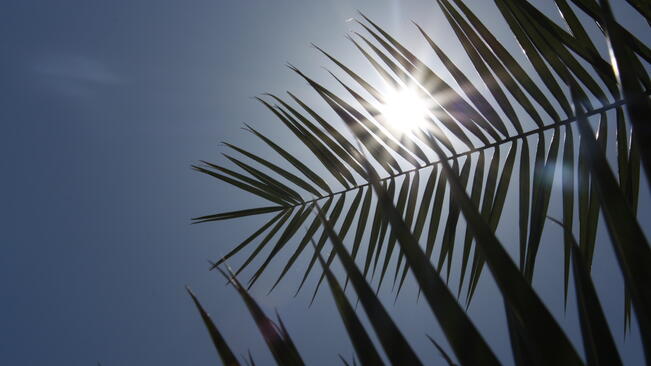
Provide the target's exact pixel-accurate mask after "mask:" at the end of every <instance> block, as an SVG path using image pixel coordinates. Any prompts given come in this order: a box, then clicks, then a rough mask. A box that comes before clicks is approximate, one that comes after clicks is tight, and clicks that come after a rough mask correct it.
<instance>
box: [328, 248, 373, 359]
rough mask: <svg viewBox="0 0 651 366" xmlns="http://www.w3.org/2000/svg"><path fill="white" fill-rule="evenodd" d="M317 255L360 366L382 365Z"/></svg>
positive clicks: (360, 325)
mask: <svg viewBox="0 0 651 366" xmlns="http://www.w3.org/2000/svg"><path fill="white" fill-rule="evenodd" d="M317 255H318V258H319V263H321V267H322V268H323V272H324V274H325V276H326V278H327V279H328V285H329V287H330V291H331V292H332V297H333V298H334V300H335V304H336V305H337V310H338V311H339V316H341V320H343V322H344V325H345V326H346V331H347V332H348V337H350V340H351V342H352V344H353V347H354V348H355V352H356V353H357V357H359V360H360V361H361V363H362V365H369V366H370V365H373V366H375V365H384V362H382V358H381V357H380V355H379V354H378V352H377V350H376V349H375V346H374V345H373V341H371V338H370V337H369V336H368V334H367V333H366V330H365V329H364V326H363V325H362V323H361V322H360V320H359V318H357V315H356V314H355V310H354V309H353V307H352V306H351V305H350V302H348V299H347V298H346V295H345V294H344V292H343V291H342V290H341V286H339V283H338V282H337V279H336V278H335V276H334V275H333V274H332V272H331V271H330V268H329V267H330V266H329V265H328V264H326V263H325V261H324V260H323V258H322V257H321V255H320V254H318V253H317ZM351 259H352V258H351Z"/></svg>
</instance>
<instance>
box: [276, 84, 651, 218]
mask: <svg viewBox="0 0 651 366" xmlns="http://www.w3.org/2000/svg"><path fill="white" fill-rule="evenodd" d="M643 95H644V96H651V90H646V91H645V92H644V94H643ZM625 104H626V100H625V99H619V100H617V101H615V102H613V103H610V104H607V105H605V106H602V107H600V108H596V109H592V110H588V111H586V112H585V115H586V117H590V116H594V115H597V114H600V113H604V112H608V111H610V110H612V109H614V108H618V107H621V106H623V105H625ZM576 121H577V118H576V117H575V116H573V117H570V118H567V119H564V120H560V121H558V122H555V123H552V124H549V125H546V126H543V127H539V128H535V129H533V130H530V131H527V132H524V133H521V134H517V135H512V136H509V137H507V138H504V139H501V140H499V141H495V142H492V143H490V144H486V145H483V146H479V147H475V148H473V149H469V150H467V151H464V152H460V153H455V154H452V155H450V156H447V157H446V158H445V159H444V160H446V161H450V160H454V159H458V158H461V157H464V156H469V155H472V154H474V153H477V152H480V151H484V150H488V149H491V148H494V147H499V146H501V145H504V144H507V143H509V142H513V141H516V140H521V139H524V138H526V137H529V136H532V135H537V134H539V133H543V132H545V131H548V130H551V129H554V128H559V127H562V126H566V125H570V124H572V123H574V122H576ZM440 163H441V159H438V160H434V161H431V162H429V163H427V164H423V165H421V166H419V167H415V168H412V169H407V170H403V171H402V172H400V173H397V174H393V175H389V176H387V177H384V178H381V179H380V181H381V182H384V181H387V180H391V179H395V178H398V177H401V176H403V175H407V174H411V173H414V172H418V171H421V170H423V169H426V168H429V167H432V166H435V165H437V164H440ZM370 184H371V183H369V182H366V183H363V184H359V185H357V186H354V187H350V188H347V189H342V190H340V191H337V192H333V193H330V194H327V195H323V196H320V197H316V198H312V199H310V200H303V201H301V202H299V203H296V204H293V205H287V206H285V207H286V208H294V207H298V206H305V205H308V204H311V203H314V202H317V201H320V200H323V199H328V198H332V197H335V196H338V195H341V194H346V193H348V192H351V191H355V190H358V189H361V188H364V187H368V186H369V185H370Z"/></svg>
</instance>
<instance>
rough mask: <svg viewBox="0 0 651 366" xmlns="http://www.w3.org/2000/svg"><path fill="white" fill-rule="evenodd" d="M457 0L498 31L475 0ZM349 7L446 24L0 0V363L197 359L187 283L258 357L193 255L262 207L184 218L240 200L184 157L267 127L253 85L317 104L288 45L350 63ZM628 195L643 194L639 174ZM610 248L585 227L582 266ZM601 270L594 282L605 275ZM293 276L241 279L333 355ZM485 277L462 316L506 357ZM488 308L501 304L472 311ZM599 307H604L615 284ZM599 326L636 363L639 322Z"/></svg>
mask: <svg viewBox="0 0 651 366" xmlns="http://www.w3.org/2000/svg"><path fill="white" fill-rule="evenodd" d="M471 3H472V6H473V9H476V10H478V11H480V13H481V14H482V15H483V17H484V18H485V19H484V18H483V19H484V20H485V21H486V22H487V23H488V24H489V25H493V26H495V27H498V29H499V27H500V26H501V25H502V23H501V21H500V20H499V18H497V17H495V14H496V11H495V9H493V7H492V6H491V5H486V4H484V3H483V2H471ZM356 9H360V10H363V11H365V12H366V13H367V14H368V15H369V16H371V17H372V18H373V19H374V20H377V22H378V23H380V24H382V25H383V26H385V27H386V28H387V29H388V30H390V31H391V32H392V33H393V34H395V35H397V36H398V37H399V38H400V39H401V40H404V41H405V43H406V44H408V45H410V46H413V48H414V49H415V50H419V49H420V50H423V49H424V48H423V47H424V44H423V42H422V40H421V39H419V38H418V37H416V31H415V30H414V28H413V27H412V26H411V24H410V23H409V21H410V20H411V19H413V20H416V21H417V22H419V23H420V24H423V25H427V24H429V25H430V26H429V28H428V29H429V30H430V32H431V34H432V36H433V37H434V38H435V39H437V40H446V39H452V38H453V37H452V36H451V35H450V33H445V32H449V30H448V28H447V27H442V28H441V31H440V32H437V29H438V28H436V27H435V26H433V25H437V24H443V23H442V16H441V14H440V11H439V10H438V8H436V7H435V4H434V2H431V1H405V2H404V4H402V2H397V1H386V0H384V1H371V0H366V1H353V0H349V1H339V0H338V1H319V2H302V1H288V0H283V1H273V2H271V1H216V0H212V1H201V0H197V1H188V2H182V1H163V0H161V1H155V2H154V1H135V0H132V1H111V2H108V1H85V0H84V1H81V0H80V1H57V2H53V1H32V0H5V1H3V2H2V4H1V5H0V54H1V55H3V56H2V57H0V80H2V84H3V85H2V88H0V121H2V122H1V123H0V126H1V127H0V139H2V142H1V143H0V153H1V156H0V162H1V165H0V167H1V168H2V172H3V173H2V188H3V189H2V190H1V192H2V193H1V197H2V211H1V212H0V215H1V220H2V230H1V232H2V233H1V234H0V235H1V236H0V241H1V242H2V249H3V253H2V255H0V291H2V301H0V364H3V365H73V366H75V365H89V364H90V365H92V364H95V363H96V362H97V361H100V362H101V363H102V364H103V365H136V364H139V365H149V364H152V365H153V364H157V365H178V364H184V365H205V364H214V363H215V360H216V354H215V352H214V350H213V349H212V347H211V344H210V340H209V338H208V335H207V333H206V332H205V330H204V329H203V325H202V324H201V321H200V319H199V317H198V315H197V314H196V311H195V309H194V308H193V307H192V304H191V302H190V301H189V298H188V296H187V295H186V294H185V292H184V285H186V284H189V285H190V286H191V287H192V288H193V289H194V290H195V292H196V293H197V294H198V296H199V297H200V299H202V300H203V301H204V303H205V306H206V307H207V309H208V310H209V311H210V312H211V314H212V315H213V316H214V318H215V321H216V322H217V324H218V326H220V328H222V330H223V331H224V333H225V334H226V335H227V337H228V339H229V342H230V343H231V345H232V346H233V348H234V349H235V350H236V351H237V352H238V353H245V352H246V350H247V349H248V348H250V349H251V351H252V352H253V354H254V357H255V358H256V360H259V361H260V363H261V364H266V362H270V360H271V358H270V355H269V354H268V352H267V351H266V350H265V348H264V345H263V342H262V340H261V338H260V336H259V335H258V333H257V329H256V328H255V325H254V323H253V322H252V321H251V320H250V317H249V316H248V314H247V313H246V310H245V308H244V307H243V306H242V303H241V300H240V299H239V298H237V297H236V293H235V292H234V291H233V290H232V289H231V288H228V287H225V286H223V280H222V279H221V278H219V277H218V276H217V275H216V274H215V273H213V272H208V271H207V268H208V266H207V260H209V259H216V258H218V257H219V255H221V254H224V253H225V252H226V251H227V250H229V249H230V248H231V247H232V245H233V244H234V243H236V242H237V241H238V240H241V239H242V238H243V237H245V236H246V235H247V234H248V233H249V232H251V231H253V229H254V228H256V225H257V223H258V222H259V220H258V219H251V220H237V221H233V222H228V223H218V224H204V225H190V218H191V217H195V216H199V215H202V214H208V213H214V212H217V211H226V210H230V209H238V208H246V207H252V206H253V205H255V204H256V203H257V202H254V201H253V200H252V199H251V198H250V197H249V196H248V195H246V194H242V193H239V192H238V191H236V190H235V189H232V188H229V187H227V186H226V185H225V184H220V183H216V182H215V181H213V180H211V179H209V178H207V177H205V176H202V175H200V174H198V173H194V172H192V171H191V170H190V164H192V163H195V162H196V161H198V160H199V159H206V160H213V161H222V160H221V159H222V158H221V157H220V156H219V152H220V151H223V149H221V148H220V147H219V146H218V144H219V142H220V141H223V140H227V141H230V142H235V143H237V144H240V145H244V146H247V144H248V145H249V146H250V144H251V143H252V142H253V141H254V140H252V139H251V138H250V136H248V135H246V134H245V133H244V132H242V131H241V130H240V127H241V126H242V123H243V122H252V123H253V124H254V125H255V126H260V127H261V128H262V129H263V130H265V131H267V132H268V133H269V134H271V135H273V136H277V137H282V136H283V135H284V133H285V132H284V131H283V130H281V129H280V128H278V127H279V126H280V124H278V123H277V122H276V121H275V120H273V119H272V118H271V117H270V116H269V115H268V113H266V112H265V111H264V109H263V108H262V107H261V106H260V105H258V104H257V103H256V102H255V101H253V100H251V97H252V96H255V95H259V94H260V93H263V92H267V91H272V92H278V93H282V92H284V91H285V90H291V91H294V92H296V93H297V94H299V95H304V96H305V97H306V99H307V100H308V101H316V99H315V97H314V95H313V94H312V93H310V91H309V90H308V88H307V86H306V85H305V84H304V83H303V82H302V81H301V80H300V79H299V78H297V77H296V76H295V75H293V74H292V73H291V72H290V71H289V70H287V68H285V67H284V65H285V63H286V62H288V61H289V62H291V63H293V64H295V65H297V66H299V67H301V68H302V69H303V70H305V71H307V72H308V73H310V74H311V75H317V76H318V77H319V78H320V80H326V73H325V72H324V71H323V70H322V69H321V66H322V65H328V66H331V65H329V64H328V63H327V62H326V60H325V59H324V58H323V57H321V56H319V55H318V54H317V53H316V52H315V51H314V50H313V49H311V48H310V47H309V42H315V43H317V44H319V45H320V46H323V47H324V48H325V49H327V50H329V51H332V52H333V53H334V54H335V55H338V56H341V57H342V59H344V60H347V62H349V63H350V64H351V65H353V66H356V67H365V66H363V63H362V60H361V58H360V56H359V54H356V53H355V52H354V51H353V47H352V46H351V45H350V43H348V42H347V41H346V40H345V38H344V35H345V34H346V32H347V31H349V30H350V29H357V28H355V27H354V25H352V24H351V23H349V22H346V20H347V19H349V18H350V17H354V16H355V11H356ZM625 14H628V13H625ZM633 26H634V27H635V26H637V25H636V24H634V25H633ZM498 36H500V37H506V36H507V33H505V32H504V30H503V29H502V30H499V33H498ZM514 49H515V48H514ZM455 55H456V56H458V55H461V51H460V49H459V47H458V46H457V45H456V40H455V42H454V44H451V45H450V56H451V58H454V57H455ZM460 62H467V61H460ZM368 75H369V78H373V76H371V74H370V72H369V73H368ZM289 148H290V149H291V148H293V147H292V146H289ZM643 187H644V186H643ZM640 204H641V205H642V206H643V207H648V204H649V199H648V191H645V190H644V189H643V192H642V198H641V202H640ZM645 205H646V206H645ZM602 229H603V225H602ZM555 234H556V235H558V233H557V232H556V233H555ZM601 234H602V237H604V238H605V237H606V236H605V234H606V233H605V231H604V230H601ZM549 235H554V232H552V233H551V234H549ZM607 245H608V243H607V242H606V241H603V242H600V247H602V248H606V249H604V250H603V251H602V252H600V253H601V254H599V256H598V258H597V265H599V266H601V267H599V268H603V269H604V273H612V272H609V271H614V270H615V268H616V267H614V266H615V264H614V263H612V262H609V261H608V260H607V258H608V255H610V252H609V251H608V250H609V247H608V246H607ZM559 248H560V247H559ZM558 253H560V251H559V250H557V251H554V249H550V250H549V251H543V253H542V254H541V256H542V257H551V256H554V255H557V254H558ZM600 258H602V259H603V260H601V262H600ZM604 258H605V259H604ZM550 262H551V261H550ZM278 265H279V264H278V263H273V264H272V266H271V268H270V271H271V273H277V271H278V269H279V268H278ZM554 268H555V267H554V266H553V265H551V264H550V265H549V266H545V265H541V266H540V267H539V271H541V273H546V275H545V276H544V280H542V281H539V282H537V286H538V287H539V289H540V291H541V292H542V293H543V295H546V296H547V297H546V298H547V301H548V303H549V304H550V307H552V309H553V312H554V314H555V315H557V316H560V317H561V318H563V317H564V319H566V320H567V321H568V324H570V325H568V326H567V328H568V330H569V331H570V333H572V334H574V335H576V334H578V330H577V328H576V322H575V321H576V314H575V311H574V310H573V308H572V306H573V303H570V305H568V309H570V310H568V312H567V314H566V315H563V312H562V303H561V299H560V293H561V292H560V289H561V282H560V281H561V280H560V279H561V278H562V274H561V273H560V272H559V271H557V270H554ZM545 269H547V270H548V271H547V272H545ZM294 275H295V276H300V275H301V273H300V272H295V273H294ZM271 277H273V276H268V278H269V280H271ZM604 277H605V278H604V281H606V283H607V285H605V287H604V289H602V291H604V292H608V291H611V290H612V291H613V292H615V291H619V288H618V287H617V285H616V284H614V283H615V282H613V285H612V286H610V285H609V284H610V283H611V282H608V281H609V280H608V278H607V277H608V276H604ZM296 280H298V279H295V278H290V279H289V281H285V282H283V285H281V286H280V288H279V289H278V290H277V291H275V292H274V293H272V294H271V295H270V296H264V294H265V293H266V291H267V289H268V285H269V283H268V281H267V280H263V281H261V284H260V285H259V286H257V287H255V288H254V289H253V294H254V295H255V296H256V298H257V299H258V300H259V301H260V302H261V303H262V304H263V306H264V307H265V309H266V310H273V309H274V308H277V309H278V310H279V312H280V313H281V316H283V319H284V320H285V322H286V324H287V326H288V328H289V330H290V332H291V334H292V335H293V336H294V338H295V340H296V341H297V344H298V347H299V350H301V351H302V352H303V353H304V355H305V358H306V360H307V361H309V363H310V364H315V365H330V364H333V363H336V362H337V359H336V357H337V353H342V354H343V355H345V356H347V357H350V354H351V353H352V348H351V347H350V346H349V344H348V341H347V339H346V338H345V332H344V330H343V327H342V326H341V324H340V323H339V321H338V318H336V315H335V313H334V309H333V304H332V302H331V300H330V298H329V294H328V292H327V291H322V292H321V293H320V295H319V297H318V299H319V300H318V301H317V302H316V303H315V305H313V306H312V308H310V309H309V310H308V309H307V304H308V302H309V296H310V295H311V289H312V288H309V286H308V288H309V290H308V291H304V292H303V293H302V294H301V295H300V296H299V297H297V298H292V297H291V295H292V294H293V289H295V286H296V284H297V282H295V281H296ZM312 280H313V281H312V282H314V281H315V280H316V278H313V279H312ZM265 281H267V282H265ZM612 281H615V280H612ZM483 284H484V286H480V287H481V288H480V290H479V292H480V293H479V294H478V296H477V300H476V304H479V305H473V308H472V309H473V310H472V311H473V317H474V318H475V319H476V320H477V322H478V323H479V326H480V328H481V329H483V330H486V331H487V332H495V333H493V334H497V335H499V336H493V337H488V338H489V342H490V343H491V344H492V345H494V346H496V347H497V349H498V350H500V351H499V353H500V355H501V357H505V356H504V355H505V354H506V353H505V350H507V349H508V348H507V347H508V340H507V339H506V338H505V333H503V329H502V324H501V322H502V320H503V317H502V315H501V303H500V301H501V300H500V299H499V298H497V296H495V292H494V290H495V289H494V286H493V285H492V283H490V281H483ZM324 290H325V288H324ZM491 291H493V292H491ZM386 292H387V293H388V291H386ZM410 294H411V295H414V294H415V288H413V286H412V287H408V289H407V290H406V294H405V296H404V298H403V299H401V300H399V301H398V303H397V304H396V305H392V295H391V294H389V293H388V294H387V301H388V302H387V303H388V306H389V310H390V311H391V312H392V314H394V315H395V318H396V319H397V320H398V322H399V324H400V326H401V328H402V329H403V330H405V332H408V333H409V334H410V339H411V340H412V341H413V342H414V344H416V345H417V347H418V349H419V350H420V352H421V354H422V355H423V358H424V360H425V361H427V362H430V363H431V362H437V361H441V360H440V358H439V357H438V356H437V354H436V352H435V351H434V349H432V348H431V347H430V346H429V345H428V342H427V340H426V339H425V337H424V334H425V333H428V334H432V335H434V336H435V337H436V336H439V339H442V338H440V333H439V330H438V326H437V325H436V323H435V321H434V320H433V319H432V318H431V315H428V314H427V311H426V310H425V311H424V310H423V306H422V305H423V303H422V302H421V303H419V304H417V303H416V302H415V300H414V298H415V296H411V295H410ZM491 306H495V308H496V309H500V310H499V311H497V313H496V314H490V316H486V313H482V312H481V311H480V310H482V309H490V308H491ZM605 306H606V307H607V309H608V310H609V312H611V313H613V314H615V315H613V319H615V320H619V319H620V314H621V294H620V292H616V293H615V294H614V295H613V296H612V297H611V298H610V299H607V300H606V304H605ZM482 314H483V315H482ZM333 319H336V320H333ZM424 319H425V320H424ZM572 322H574V323H572ZM617 323H618V322H615V323H613V324H617ZM571 324H574V325H571ZM615 331H616V336H617V338H618V342H620V344H621V345H622V346H623V350H625V351H628V355H627V356H626V357H628V358H627V360H628V361H630V362H631V364H634V363H635V362H636V360H640V362H641V352H640V349H639V341H637V338H636V336H635V335H634V336H633V337H632V338H631V339H629V340H627V341H626V343H624V342H623V340H622V337H621V326H620V325H615ZM617 332H619V333H617ZM624 353H626V352H624ZM505 360H506V361H507V362H511V360H510V359H508V358H505Z"/></svg>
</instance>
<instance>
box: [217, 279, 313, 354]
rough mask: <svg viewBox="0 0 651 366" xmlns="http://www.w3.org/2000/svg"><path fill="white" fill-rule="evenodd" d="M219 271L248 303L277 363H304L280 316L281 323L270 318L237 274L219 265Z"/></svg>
mask: <svg viewBox="0 0 651 366" xmlns="http://www.w3.org/2000/svg"><path fill="white" fill-rule="evenodd" d="M217 269H219V271H220V272H221V273H222V274H223V275H224V277H226V278H227V279H228V281H229V282H230V283H231V284H232V285H233V287H235V289H236V290H237V292H238V293H239V294H240V297H241V298H242V300H244V303H245V304H246V307H247V308H248V309H249V313H251V316H252V317H253V320H255V323H256V325H257V326H258V329H259V330H260V334H261V335H262V337H263V338H264V340H265V342H266V343H267V347H268V348H269V350H270V351H271V353H272V355H273V356H274V359H275V360H276V363H277V364H278V365H283V366H284V365H288V366H292V365H297V366H298V365H304V363H303V360H302V359H301V356H300V354H299V353H298V350H297V349H296V346H295V345H294V343H293V342H292V339H291V337H290V336H289V334H288V333H287V330H286V329H285V327H284V325H283V324H282V321H280V317H278V321H279V323H278V324H276V323H274V322H273V321H272V320H271V319H269V318H268V317H267V316H266V315H265V313H264V311H262V309H261V308H260V305H258V303H257V302H256V301H255V300H254V299H253V298H252V297H251V295H249V293H248V292H247V290H246V289H245V288H244V287H243V286H242V285H241V284H240V283H239V281H238V280H237V278H235V274H234V273H233V272H231V271H230V269H229V273H228V275H227V274H226V273H224V272H223V271H222V270H221V269H220V268H219V267H217Z"/></svg>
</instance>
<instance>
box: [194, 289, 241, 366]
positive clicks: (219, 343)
mask: <svg viewBox="0 0 651 366" xmlns="http://www.w3.org/2000/svg"><path fill="white" fill-rule="evenodd" d="M185 289H186V290H187V291H188V294H189V295H190V297H191V298H192V302H194V305H195V306H196V307H197V310H198V311H199V314H201V320H203V324H204V325H205V326H206V329H208V333H210V338H211V339H212V342H213V344H214V345H215V349H216V350H217V353H218V354H219V358H221V360H222V363H223V364H224V366H239V365H240V363H239V362H238V361H237V358H235V355H234V354H233V351H231V349H230V347H228V344H227V343H226V340H225V339H224V337H223V336H222V334H221V333H220V332H219V330H218V329H217V326H216V325H215V323H214V322H213V321H212V319H211V318H210V315H209V314H208V313H207V312H206V311H205V310H204V309H203V306H201V303H200V302H199V300H198V299H197V297H196V296H195V295H194V293H192V290H190V288H189V287H187V286H186V288H185Z"/></svg>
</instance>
